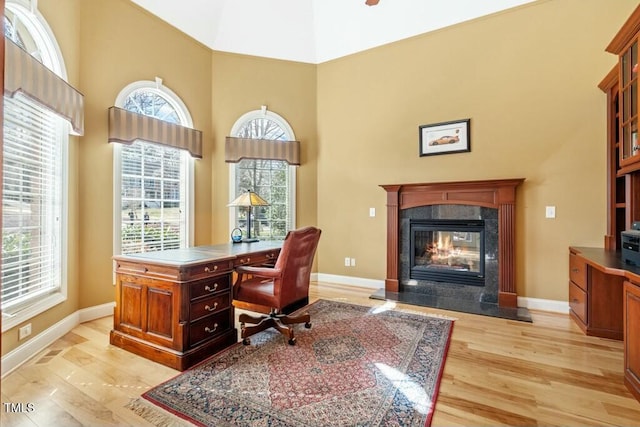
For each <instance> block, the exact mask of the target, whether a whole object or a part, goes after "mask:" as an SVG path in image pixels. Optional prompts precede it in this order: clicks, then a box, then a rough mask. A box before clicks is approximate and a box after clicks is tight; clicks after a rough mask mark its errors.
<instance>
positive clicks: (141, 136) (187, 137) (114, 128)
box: [109, 107, 202, 159]
mask: <svg viewBox="0 0 640 427" xmlns="http://www.w3.org/2000/svg"><path fill="white" fill-rule="evenodd" d="M137 140H142V141H146V142H153V143H156V144H162V145H168V146H170V147H174V148H180V149H182V150H187V151H188V152H189V153H190V154H191V156H192V157H197V158H198V159H201V158H202V132H201V131H199V130H196V129H191V128H188V127H186V126H181V125H178V124H175V123H169V122H165V121H164V120H160V119H156V118H155V117H150V116H145V115H143V114H137V113H134V112H131V111H127V110H123V109H122V108H118V107H111V108H109V142H120V143H123V144H132V143H134V142H135V141H137Z"/></svg>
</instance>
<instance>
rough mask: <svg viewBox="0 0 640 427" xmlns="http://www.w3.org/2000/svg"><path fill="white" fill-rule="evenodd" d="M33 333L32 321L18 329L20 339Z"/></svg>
mask: <svg viewBox="0 0 640 427" xmlns="http://www.w3.org/2000/svg"><path fill="white" fill-rule="evenodd" d="M29 335H31V323H27V324H26V325H24V326H23V327H22V328H20V329H18V339H19V340H23V339H25V338H26V337H28V336H29Z"/></svg>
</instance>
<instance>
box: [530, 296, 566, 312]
mask: <svg viewBox="0 0 640 427" xmlns="http://www.w3.org/2000/svg"><path fill="white" fill-rule="evenodd" d="M518 307H525V308H528V309H531V310H542V311H550V312H553V313H563V314H569V302H568V301H557V300H551V299H540V298H528V297H518Z"/></svg>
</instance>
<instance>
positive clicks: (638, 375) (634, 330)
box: [624, 282, 640, 400]
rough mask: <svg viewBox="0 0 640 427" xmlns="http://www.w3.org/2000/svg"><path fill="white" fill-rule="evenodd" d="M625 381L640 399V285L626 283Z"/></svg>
mask: <svg viewBox="0 0 640 427" xmlns="http://www.w3.org/2000/svg"><path fill="white" fill-rule="evenodd" d="M624 383H625V385H626V386H627V388H628V389H629V391H631V393H632V394H633V395H634V396H635V398H636V399H638V400H640V285H636V284H633V283H631V282H625V283H624Z"/></svg>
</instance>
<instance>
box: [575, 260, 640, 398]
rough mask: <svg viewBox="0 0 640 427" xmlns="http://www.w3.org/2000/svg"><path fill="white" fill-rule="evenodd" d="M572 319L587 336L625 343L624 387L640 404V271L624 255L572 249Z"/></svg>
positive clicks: (639, 268)
mask: <svg viewBox="0 0 640 427" xmlns="http://www.w3.org/2000/svg"><path fill="white" fill-rule="evenodd" d="M569 279H570V280H569V306H570V307H571V311H570V314H571V317H572V318H573V320H574V321H575V322H576V323H577V324H578V326H580V328H581V329H582V330H583V331H584V332H585V333H586V334H587V335H595V336H598V337H603V338H612V339H623V340H624V383H625V385H626V386H627V388H628V389H629V390H630V391H631V393H632V394H633V395H634V397H635V398H636V399H637V400H639V401H640V267H636V266H632V265H628V264H625V263H624V262H623V261H622V257H621V255H620V252H615V251H608V250H605V249H602V248H585V247H570V248H569Z"/></svg>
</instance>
